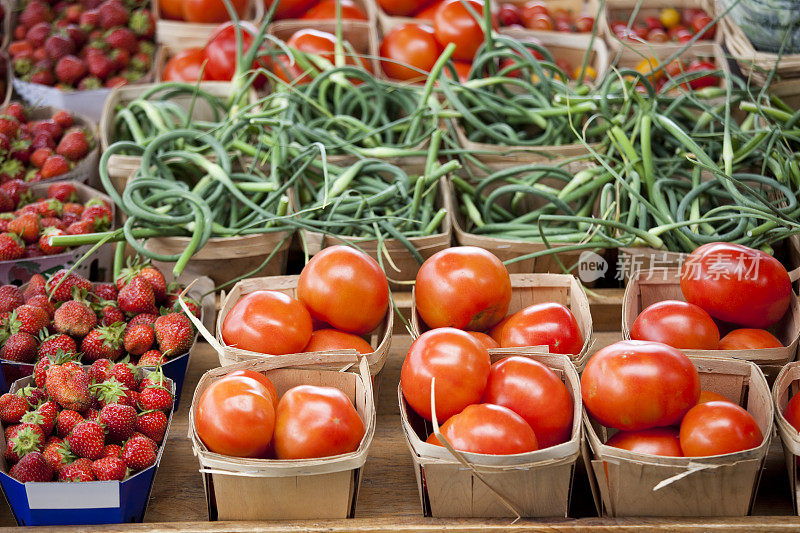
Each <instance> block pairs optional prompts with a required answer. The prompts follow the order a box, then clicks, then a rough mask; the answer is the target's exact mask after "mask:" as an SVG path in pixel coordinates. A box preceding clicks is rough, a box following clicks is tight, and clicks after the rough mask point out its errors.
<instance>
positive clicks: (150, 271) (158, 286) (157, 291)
mask: <svg viewBox="0 0 800 533" xmlns="http://www.w3.org/2000/svg"><path fill="white" fill-rule="evenodd" d="M139 276H142V277H143V278H144V279H146V280H147V282H148V283H150V287H152V288H153V296H154V297H155V299H156V303H161V302H163V301H164V300H166V298H167V282H166V280H165V279H164V274H162V273H161V271H160V270H158V269H157V268H155V267H152V266H149V265H145V266H144V267H142V269H141V270H140V271H139Z"/></svg>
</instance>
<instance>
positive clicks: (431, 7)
mask: <svg viewBox="0 0 800 533" xmlns="http://www.w3.org/2000/svg"><path fill="white" fill-rule="evenodd" d="M442 4H444V0H436V1H435V2H433V3H432V4H428V5H427V6H426V7H425V9H423V10H422V11H419V12H417V14H415V15H414V18H418V19H420V20H426V21H428V22H430V23H433V17H435V16H436V10H437V9H439V6H440V5H442Z"/></svg>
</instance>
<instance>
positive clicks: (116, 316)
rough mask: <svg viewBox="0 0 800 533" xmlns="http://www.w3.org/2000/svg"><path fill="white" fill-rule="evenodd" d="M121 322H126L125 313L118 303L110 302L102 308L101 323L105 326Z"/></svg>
mask: <svg viewBox="0 0 800 533" xmlns="http://www.w3.org/2000/svg"><path fill="white" fill-rule="evenodd" d="M119 322H125V314H124V313H123V312H122V311H121V310H120V308H119V307H117V304H116V303H110V304H108V305H106V306H104V307H103V308H102V309H101V310H100V324H102V325H103V326H110V325H112V324H117V323H119ZM126 331H127V330H126Z"/></svg>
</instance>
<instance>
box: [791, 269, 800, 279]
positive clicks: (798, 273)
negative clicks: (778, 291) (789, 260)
mask: <svg viewBox="0 0 800 533" xmlns="http://www.w3.org/2000/svg"><path fill="white" fill-rule="evenodd" d="M798 279H800V267H797V268H795V269H794V270H790V271H789V280H790V281H791V282H792V283H794V282H795V281H797V280H798Z"/></svg>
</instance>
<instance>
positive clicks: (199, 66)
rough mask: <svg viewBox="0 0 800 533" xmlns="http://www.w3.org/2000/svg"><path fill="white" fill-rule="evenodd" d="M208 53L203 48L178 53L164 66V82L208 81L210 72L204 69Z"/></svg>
mask: <svg viewBox="0 0 800 533" xmlns="http://www.w3.org/2000/svg"><path fill="white" fill-rule="evenodd" d="M205 62H206V52H205V50H203V49H202V48H187V49H186V50H183V51H182V52H178V53H177V54H175V55H174V56H172V57H171V58H169V61H167V64H166V65H165V66H164V81H185V82H188V83H193V82H196V81H197V80H198V79H200V80H201V81H207V80H208V79H209V77H208V71H207V69H204V68H203V64H204V63H205Z"/></svg>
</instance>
